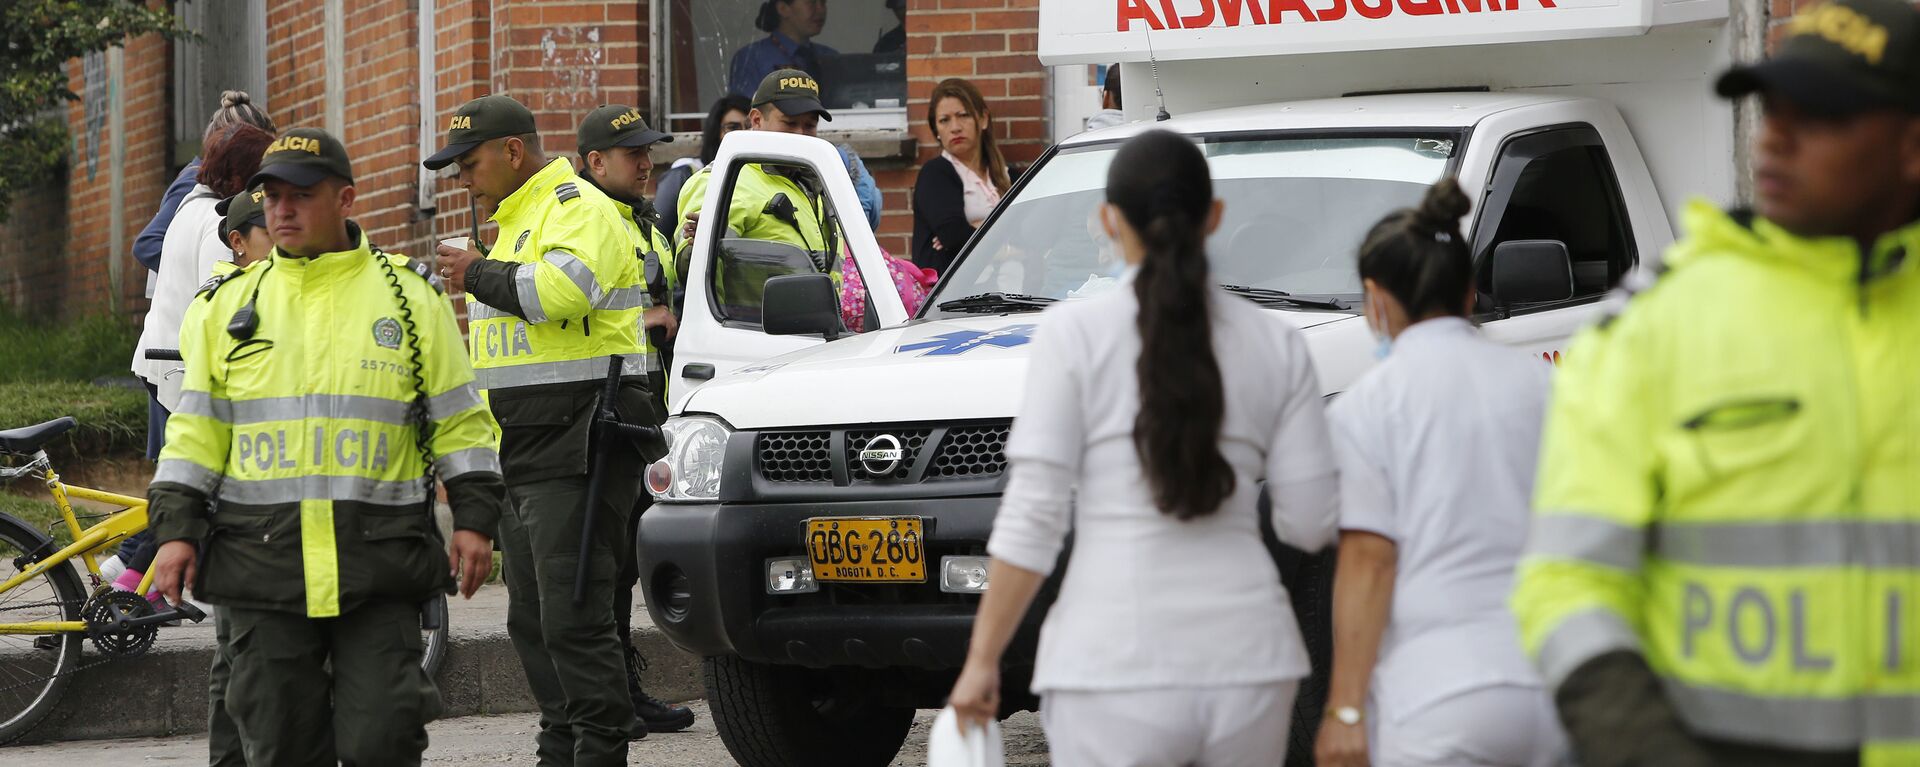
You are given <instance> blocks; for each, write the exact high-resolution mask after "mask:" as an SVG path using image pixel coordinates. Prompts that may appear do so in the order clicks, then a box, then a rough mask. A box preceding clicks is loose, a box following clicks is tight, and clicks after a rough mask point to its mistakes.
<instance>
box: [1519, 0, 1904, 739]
mask: <svg viewBox="0 0 1920 767" xmlns="http://www.w3.org/2000/svg"><path fill="white" fill-rule="evenodd" d="M1777 50H1778V53H1777V54H1776V55H1775V56H1774V57H1772V58H1771V59H1768V60H1766V61H1763V62H1760V63H1758V64H1755V65H1752V66H1743V67H1737V68H1735V69H1733V70H1732V71H1730V72H1728V73H1727V74H1725V75H1724V76H1722V77H1721V79H1720V80H1719V84H1718V90H1719V92H1720V94H1721V95H1723V96H1727V97H1739V96H1743V95H1746V94H1759V95H1760V96H1761V98H1762V104H1763V106H1764V116H1763V117H1762V119H1761V124H1760V130H1759V133H1758V135H1757V136H1756V138H1755V140H1754V150H1755V178H1756V182H1757V183H1756V185H1755V188H1756V192H1757V194H1756V197H1757V202H1758V211H1757V214H1756V213H1753V212H1743V211H1742V212H1733V213H1722V212H1720V211H1718V210H1715V209H1713V208H1711V207H1709V206H1707V205H1705V204H1703V203H1695V204H1693V205H1692V206H1691V207H1689V208H1688V209H1687V211H1686V213H1685V224H1686V229H1687V230H1688V237H1687V238H1686V239H1685V240H1684V241H1683V242H1681V243H1679V244H1677V245H1675V246H1674V248H1673V249H1672V250H1671V251H1670V252H1669V254H1668V256H1667V259H1666V264H1667V267H1668V271H1667V272H1666V274H1664V275H1663V276H1661V277H1660V278H1659V279H1658V281H1657V282H1655V283H1654V284H1653V285H1651V286H1650V287H1644V289H1643V290H1641V291H1640V292H1639V294H1638V295H1636V296H1633V297H1632V298H1631V299H1630V301H1628V302H1627V303H1626V304H1625V307H1624V310H1623V311H1620V312H1619V314H1618V315H1617V316H1615V317H1613V318H1612V319H1610V320H1608V321H1605V322H1603V323H1602V324H1601V325H1600V326H1599V327H1597V328H1595V329H1592V330H1590V331H1588V332H1586V333H1585V334H1583V335H1582V336H1581V337H1580V338H1579V340H1577V341H1576V342H1575V344H1574V346H1573V348H1572V349H1571V350H1570V351H1569V353H1568V354H1567V357H1566V363H1565V365H1564V367H1563V368H1562V369H1561V371H1560V374H1559V376H1558V380H1557V382H1556V383H1555V392H1554V401H1553V404H1552V406H1551V412H1550V414H1549V416H1548V419H1547V426H1546V433H1545V438H1544V448H1543V450H1542V458H1541V461H1542V464H1541V469H1540V477H1539V480H1538V483H1537V490H1536V495H1535V507H1536V515H1535V519H1534V523H1533V528H1532V532H1531V536H1530V540H1529V544H1528V556H1527V558H1526V559H1525V560H1523V563H1522V566H1521V570H1520V576H1519V585H1518V591H1517V593H1516V595H1515V598H1514V607H1515V612H1516V614H1517V615H1518V617H1519V619H1520V622H1521V629H1522V633H1523V642H1524V644H1525V646H1526V648H1527V650H1528V652H1530V653H1531V654H1532V655H1533V656H1534V659H1535V662H1536V664H1537V665H1538V667H1539V668H1540V669H1541V671H1542V675H1543V676H1544V678H1545V679H1546V681H1547V684H1548V686H1549V688H1550V689H1552V690H1554V694H1555V699H1556V703H1557V705H1558V707H1559V710H1560V717H1561V719H1562V721H1563V722H1564V723H1565V724H1566V726H1567V730H1568V734H1569V735H1570V736H1571V740H1572V741H1573V744H1574V747H1575V749H1576V751H1577V752H1578V756H1579V759H1580V762H1581V763H1582V764H1584V765H1588V767H1611V766H1613V765H1630V764H1631V765H1641V764H1659V765H1681V766H1683V767H1684V766H1690V765H1736V764H1737V765H1743V766H1744V765H1758V766H1760V767H1766V766H1767V765H1815V766H1818V765H1843V764H1844V765H1858V764H1866V765H1894V764H1901V765H1911V764H1920V672H1917V671H1916V669H1920V665H1916V664H1920V643H1916V640H1915V636H1916V635H1915V631H1916V627H1920V619H1916V617H1915V616H1916V611H1920V577H1917V576H1916V575H1915V573H1916V572H1920V569H1917V568H1920V449H1916V445H1920V442H1916V435H1920V399H1916V396H1915V393H1914V392H1915V387H1914V383H1915V382H1916V381H1920V356H1916V355H1915V354H1914V347H1913V342H1914V339H1916V338H1920V11H1916V10H1915V8H1914V7H1913V6H1912V5H1911V4H1910V3H1907V2H1903V0H1832V1H1831V2H1828V3H1825V4H1822V5H1819V6H1816V7H1814V8H1812V9H1803V10H1802V11H1801V12H1800V13H1799V14H1798V15H1796V16H1795V18H1794V19H1793V21H1791V22H1790V23H1789V24H1788V25H1787V26H1786V28H1785V37H1784V39H1783V40H1782V41H1781V43H1780V46H1779V48H1778V49H1777Z"/></svg>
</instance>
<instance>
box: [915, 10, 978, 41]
mask: <svg viewBox="0 0 1920 767" xmlns="http://www.w3.org/2000/svg"><path fill="white" fill-rule="evenodd" d="M974 15H975V14H972V13H966V12H955V13H913V12H908V13H907V35H908V36H912V35H916V34H928V33H932V34H940V33H945V32H970V31H972V30H973V24H974Z"/></svg>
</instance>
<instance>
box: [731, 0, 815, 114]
mask: <svg viewBox="0 0 1920 767" xmlns="http://www.w3.org/2000/svg"><path fill="white" fill-rule="evenodd" d="M753 26H754V28H756V29H759V30H760V31H762V32H765V33H767V36H766V37H763V38H760V39H759V40H756V41H754V42H753V43H751V44H749V45H747V46H746V47H744V48H741V49H740V50H737V51H734V52H733V60H732V62H730V63H729V64H728V65H727V94H728V95H732V96H751V95H753V93H754V90H755V89H757V88H758V87H759V86H760V81H761V80H762V79H764V78H765V77H766V76H767V75H768V74H769V73H771V72H774V71H777V70H781V69H798V70H800V71H802V72H805V73H807V74H809V75H812V76H814V77H815V78H818V77H819V76H820V72H821V70H820V60H821V59H824V58H828V57H831V56H838V55H840V52H839V51H836V50H834V49H832V48H829V47H827V46H824V45H821V44H819V43H816V42H813V38H815V37H818V36H820V31H821V30H823V29H826V27H827V0H765V2H762V3H761V4H760V12H759V13H758V14H757V15H755V16H754V19H753Z"/></svg>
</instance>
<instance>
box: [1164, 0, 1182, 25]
mask: <svg viewBox="0 0 1920 767" xmlns="http://www.w3.org/2000/svg"><path fill="white" fill-rule="evenodd" d="M1160 18H1161V19H1162V20H1164V21H1166V22H1167V26H1168V27H1171V28H1173V29H1179V28H1180V12H1179V11H1176V10H1174V9H1173V0H1160Z"/></svg>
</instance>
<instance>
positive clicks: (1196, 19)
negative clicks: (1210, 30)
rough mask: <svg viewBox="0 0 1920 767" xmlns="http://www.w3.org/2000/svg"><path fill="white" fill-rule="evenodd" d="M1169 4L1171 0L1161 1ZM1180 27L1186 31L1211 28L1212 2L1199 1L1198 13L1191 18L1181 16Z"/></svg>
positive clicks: (1210, 0)
mask: <svg viewBox="0 0 1920 767" xmlns="http://www.w3.org/2000/svg"><path fill="white" fill-rule="evenodd" d="M1162 2H1171V0H1162ZM1180 26H1182V27H1185V28H1187V29H1206V28H1207V27H1211V26H1213V0H1200V12H1199V13H1196V14H1194V15H1192V16H1181V17H1180Z"/></svg>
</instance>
